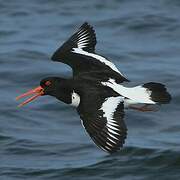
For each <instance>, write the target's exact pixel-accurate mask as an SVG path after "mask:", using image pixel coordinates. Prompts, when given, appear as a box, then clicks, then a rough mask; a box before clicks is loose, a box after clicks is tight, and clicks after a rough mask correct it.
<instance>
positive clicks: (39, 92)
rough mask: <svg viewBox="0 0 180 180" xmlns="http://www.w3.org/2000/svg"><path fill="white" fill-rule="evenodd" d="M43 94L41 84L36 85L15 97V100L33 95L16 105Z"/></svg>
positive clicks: (20, 105) (23, 103) (22, 104)
mask: <svg viewBox="0 0 180 180" xmlns="http://www.w3.org/2000/svg"><path fill="white" fill-rule="evenodd" d="M43 94H44V89H43V88H42V87H41V86H38V87H37V88H35V89H32V90H30V91H28V92H26V93H24V94H21V95H20V96H18V97H16V100H19V99H21V98H24V97H26V96H30V95H34V96H32V97H30V98H29V99H27V100H25V101H24V102H22V103H21V104H19V105H18V107H22V106H24V105H25V104H27V103H29V102H31V101H33V100H34V99H36V98H37V97H39V96H42V95H43Z"/></svg>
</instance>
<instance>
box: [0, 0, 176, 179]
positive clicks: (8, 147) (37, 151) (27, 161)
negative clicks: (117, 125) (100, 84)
mask: <svg viewBox="0 0 180 180" xmlns="http://www.w3.org/2000/svg"><path fill="white" fill-rule="evenodd" d="M84 21H88V22H89V23H91V24H92V25H93V26H94V28H95V29H96V33H97V39H98V44H97V48H96V49H97V52H99V53H100V54H103V55H105V56H106V57H108V58H109V59H111V60H112V61H113V62H114V63H115V64H116V65H117V67H118V68H119V69H120V70H121V71H122V72H123V73H124V74H125V75H126V76H127V77H128V78H129V79H130V80H131V84H132V85H135V84H139V83H143V82H148V81H156V82H161V83H164V84H166V85H167V87H168V89H169V91H170V93H171V94H172V96H173V100H172V102H171V104H170V105H165V106H162V107H161V109H160V111H158V112H155V113H139V112H134V111H127V112H126V117H125V121H126V124H127V127H128V138H127V140H126V144H125V146H124V148H123V149H122V150H121V151H120V152H118V153H117V154H114V155H108V154H106V153H105V152H103V151H101V150H99V149H98V148H96V147H95V145H94V144H93V142H92V141H91V140H90V138H89V137H88V136H87V134H86V133H85V131H84V129H83V128H82V127H81V123H80V119H79V117H78V115H77V113H76V111H75V110H74V109H73V108H72V107H69V106H67V105H65V104H63V103H61V102H59V101H57V100H56V99H54V98H52V97H41V98H39V100H37V101H34V102H33V103H31V104H28V105H26V106H25V107H23V108H17V105H18V103H17V102H16V101H15V97H16V96H17V95H19V94H21V93H23V92H25V91H27V90H29V89H31V88H32V87H36V86H37V85H39V81H40V80H41V79H42V78H44V77H48V76H53V75H56V76H63V77H70V76H71V69H70V68H69V67H68V66H66V65H63V64H60V63H55V62H52V61H51V60H50V57H51V55H52V53H53V52H54V51H55V49H56V48H57V47H59V45H60V44H62V42H63V41H65V40H66V39H67V38H68V37H69V35H71V34H72V33H73V32H74V31H75V29H77V28H78V27H79V26H80V25H81V24H82V23H83V22H84ZM0 77H1V78H0V87H1V88H0V100H1V103H0V114H1V116H0V180H20V179H22V180H24V179H27V180H29V179H30V180H45V179H48V180H49V179H51V180H59V179H61V180H64V179H65V180H66V179H67V180H69V179H73V180H84V179H87V180H102V179H103V180H104V179H107V180H108V179H120V180H141V179H142V180H144V179H145V180H151V179H154V180H171V179H173V180H176V179H177V180H179V178H180V119H179V117H180V112H179V111H180V108H179V105H180V91H179V88H180V81H179V78H180V2H179V0H156V1H148V0H138V1H125V0H112V1H108V0H105V1H100V0H91V1H83V0H74V1H73V0H71V1H65V0H59V1H58V0H53V1H49V0H31V1H23V0H13V1H4V0H0Z"/></svg>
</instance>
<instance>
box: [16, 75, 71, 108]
mask: <svg viewBox="0 0 180 180" xmlns="http://www.w3.org/2000/svg"><path fill="white" fill-rule="evenodd" d="M72 93H73V90H72V88H71V84H70V83H69V82H68V81H67V80H66V79H63V78H59V77H47V78H44V79H42V80H41V81H40V85H39V86H38V87H36V88H34V89H32V90H29V91H27V92H26V93H24V94H22V95H20V96H18V97H16V100H19V99H21V98H24V97H27V96H30V95H33V96H32V97H30V98H29V99H27V100H25V101H24V102H22V103H21V104H20V105H19V107H21V106H24V105H25V104H27V103H29V102H31V101H33V100H34V99H36V98H38V97H39V96H44V95H50V96H54V97H56V98H57V99H59V100H61V101H63V102H65V103H67V104H71V103H72Z"/></svg>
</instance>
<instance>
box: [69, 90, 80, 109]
mask: <svg viewBox="0 0 180 180" xmlns="http://www.w3.org/2000/svg"><path fill="white" fill-rule="evenodd" d="M71 100H72V103H71V104H70V105H71V106H74V107H78V106H79V104H80V96H79V95H78V94H77V93H76V92H75V91H73V92H72V94H71Z"/></svg>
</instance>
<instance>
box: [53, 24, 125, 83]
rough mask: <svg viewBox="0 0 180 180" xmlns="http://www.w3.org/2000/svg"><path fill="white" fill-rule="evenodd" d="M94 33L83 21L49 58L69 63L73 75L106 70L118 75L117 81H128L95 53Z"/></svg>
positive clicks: (111, 64)
mask: <svg viewBox="0 0 180 180" xmlns="http://www.w3.org/2000/svg"><path fill="white" fill-rule="evenodd" d="M95 45H96V34H95V31H94V29H93V27H92V26H90V25H89V24H88V23H87V22H85V23H84V24H83V25H82V26H81V27H80V28H79V29H78V30H77V32H75V33H74V34H73V35H72V36H71V37H70V38H69V39H68V40H67V41H66V42H65V43H64V44H63V45H62V46H61V47H60V48H58V49H57V50H56V51H55V53H54V54H53V56H52V57H51V59H52V60H53V61H58V62H62V63H65V64H67V65H69V66H70V67H71V68H72V69H73V76H77V75H80V74H82V73H88V72H93V71H95V72H97V71H98V72H100V71H106V72H109V73H111V74H115V76H119V79H120V80H119V82H123V81H128V80H127V79H126V78H125V77H124V76H123V75H122V74H121V73H120V72H119V71H118V69H117V68H116V67H115V65H114V64H113V63H112V62H110V61H109V60H107V59H106V58H104V57H102V56H100V55H97V54H95Z"/></svg>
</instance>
